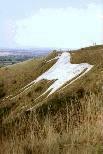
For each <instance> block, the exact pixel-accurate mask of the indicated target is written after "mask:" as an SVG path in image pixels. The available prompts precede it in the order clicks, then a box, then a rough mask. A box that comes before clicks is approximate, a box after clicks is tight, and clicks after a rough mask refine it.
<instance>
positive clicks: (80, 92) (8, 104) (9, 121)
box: [0, 45, 103, 154]
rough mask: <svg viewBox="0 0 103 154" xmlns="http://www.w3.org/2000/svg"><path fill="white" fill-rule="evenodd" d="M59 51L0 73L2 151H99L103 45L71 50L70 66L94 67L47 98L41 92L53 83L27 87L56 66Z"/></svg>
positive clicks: (102, 105)
mask: <svg viewBox="0 0 103 154" xmlns="http://www.w3.org/2000/svg"><path fill="white" fill-rule="evenodd" d="M58 53H59V54H60V52H56V51H54V52H53V53H51V54H50V55H49V56H48V57H44V58H40V59H32V60H29V61H26V62H23V63H20V64H16V65H12V66H8V67H5V68H1V69H0V91H1V93H0V97H1V103H0V124H1V126H2V127H1V128H0V134H1V136H3V137H2V138H3V140H2V139H1V140H2V144H1V145H3V147H4V149H5V145H6V146H7V147H9V151H10V148H11V146H14V149H13V150H14V153H15V154H18V153H50V154H54V153H57V154H59V153H65V154H67V153H76V152H79V153H83V151H85V153H88V150H89V153H95V152H96V151H97V152H98V151H101V149H102V141H101V138H102V137H103V136H102V134H101V129H102V124H101V123H102V122H101V121H102V119H103V117H102V110H103V108H102V107H103V46H102V45H100V46H93V47H88V48H82V49H80V50H77V51H71V63H73V64H76V63H78V64H79V63H89V64H92V65H94V67H93V69H92V70H90V71H89V72H88V73H87V74H85V75H84V76H82V77H81V78H79V79H78V80H76V81H75V82H73V83H72V84H69V83H70V81H69V82H67V83H66V84H65V85H63V86H62V88H60V89H59V90H57V91H56V92H55V93H54V94H52V95H50V96H49V97H47V94H48V93H47V94H45V95H42V94H43V93H44V92H45V91H46V89H47V88H48V86H50V85H51V84H52V83H53V82H54V81H49V80H41V81H40V82H37V83H36V84H32V86H27V89H26V88H25V86H26V85H27V84H29V83H30V82H32V81H33V80H35V79H36V78H37V77H38V76H40V75H41V74H42V73H44V72H45V71H46V70H48V69H49V68H51V66H53V64H54V63H55V62H56V61H57V59H53V58H55V57H56V56H57V55H58ZM51 59H53V60H51ZM50 60H51V61H50ZM21 88H23V89H21ZM91 136H92V137H91ZM10 140H11V142H10ZM29 141H30V142H29ZM19 142H20V148H19ZM28 142H29V143H28ZM82 145H83V147H82ZM94 145H95V148H94ZM90 150H91V151H90ZM11 151H12V150H11ZM0 152H1V151H0ZM1 153H2V152H1ZM8 153H10V152H8ZM5 154H7V151H5Z"/></svg>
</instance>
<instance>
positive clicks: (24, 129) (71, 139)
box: [0, 94, 103, 154]
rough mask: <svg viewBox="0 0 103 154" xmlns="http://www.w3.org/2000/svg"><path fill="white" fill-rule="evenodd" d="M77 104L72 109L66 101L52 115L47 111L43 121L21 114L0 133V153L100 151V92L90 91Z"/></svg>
mask: <svg viewBox="0 0 103 154" xmlns="http://www.w3.org/2000/svg"><path fill="white" fill-rule="evenodd" d="M81 104H82V107H81V108H80V110H78V109H77V111H76V110H75V107H74V105H73V104H72V106H71V107H70V106H68V103H67V105H66V106H65V107H64V108H63V109H62V110H59V111H57V113H56V114H55V115H54V116H53V115H51V114H50V112H49V114H48V115H47V116H46V118H45V120H44V121H43V122H40V121H39V120H38V118H37V116H36V115H35V114H33V115H29V118H27V117H24V118H23V117H22V120H21V121H19V123H17V124H16V127H15V129H14V128H12V127H11V133H10V134H9V133H8V132H7V135H6V136H3V134H1V135H2V136H1V144H0V152H1V154H59V153H62V154H72V153H73V154H77V153H80V154H92V153H94V154H98V153H102V152H103V140H102V138H103V124H102V123H103V113H102V112H103V96H102V95H98V96H97V95H95V94H91V95H90V97H87V96H86V97H85V98H84V99H82V100H81ZM69 109H70V110H69ZM75 111H76V112H75ZM6 131H7V130H6ZM5 134H6V133H5Z"/></svg>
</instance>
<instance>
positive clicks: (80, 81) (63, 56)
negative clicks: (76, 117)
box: [0, 46, 103, 122]
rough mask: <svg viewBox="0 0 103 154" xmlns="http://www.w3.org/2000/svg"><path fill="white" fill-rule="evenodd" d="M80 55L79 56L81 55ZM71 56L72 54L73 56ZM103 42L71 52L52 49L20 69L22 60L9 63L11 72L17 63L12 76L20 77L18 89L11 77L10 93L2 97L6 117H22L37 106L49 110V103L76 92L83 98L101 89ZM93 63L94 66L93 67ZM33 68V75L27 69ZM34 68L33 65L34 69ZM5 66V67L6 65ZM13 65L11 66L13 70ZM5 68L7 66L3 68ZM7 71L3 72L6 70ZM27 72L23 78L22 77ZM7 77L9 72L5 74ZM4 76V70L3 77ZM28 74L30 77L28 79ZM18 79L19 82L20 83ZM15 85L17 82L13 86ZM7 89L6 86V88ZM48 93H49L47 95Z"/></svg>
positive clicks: (62, 100) (54, 104)
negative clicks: (41, 57) (48, 53)
mask: <svg viewBox="0 0 103 154" xmlns="http://www.w3.org/2000/svg"><path fill="white" fill-rule="evenodd" d="M78 55H79V56H78ZM70 56H71V57H70ZM102 60H103V46H96V47H89V48H84V49H80V50H78V51H71V53H69V52H64V53H60V52H53V53H52V54H50V55H49V56H48V57H46V58H43V59H37V60H36V61H37V64H36V62H35V60H34V63H32V62H31V61H30V63H31V65H30V66H29V65H28V64H30V63H28V62H25V63H23V64H26V63H28V64H27V66H25V65H24V68H23V72H26V73H25V75H24V74H23V72H22V70H21V72H19V70H20V68H21V67H19V66H20V65H22V63H21V64H18V65H15V66H12V69H11V68H10V67H8V72H9V75H10V72H11V70H12V73H11V74H13V73H14V72H15V71H14V70H15V67H16V68H17V69H16V71H17V73H15V75H14V76H12V75H11V77H13V79H15V77H16V75H17V74H18V78H17V83H16V85H17V89H16V90H15V88H13V86H11V85H12V84H11V79H9V80H10V81H9V82H8V86H7V85H6V86H7V88H10V90H7V95H6V97H4V98H3V99H2V100H1V105H0V108H1V109H4V111H5V108H7V110H8V112H7V114H5V118H4V121H5V122H6V121H8V119H14V117H19V116H20V115H22V114H23V113H25V112H28V111H31V110H37V111H38V112H39V113H41V109H42V110H43V111H45V112H46V110H47V108H48V106H51V110H52V109H53V111H54V110H55V111H56V110H57V108H59V107H60V105H61V106H62V104H65V102H68V101H69V100H70V99H75V98H74V96H77V97H80V98H82V97H83V96H84V95H85V94H86V93H87V92H90V91H93V92H94V93H97V92H98V91H100V92H102V82H103V61H102ZM93 66H94V67H93ZM27 67H28V70H29V69H30V73H31V75H32V77H31V78H29V76H30V73H29V74H28V73H27V71H26V70H27ZM31 68H34V69H31ZM3 69H4V68H3ZM10 69H11V70H10ZM0 71H1V72H3V71H4V70H0ZM3 75H4V74H3ZM23 75H24V80H23V81H22V78H23ZM5 76H6V77H7V75H6V74H5ZM6 77H5V79H3V76H2V74H1V78H2V79H3V80H4V81H6ZM26 77H27V78H29V79H28V80H27V81H26ZM18 81H19V83H20V84H19V86H18ZM14 87H15V86H14ZM5 89H6V88H5ZM47 96H48V97H47Z"/></svg>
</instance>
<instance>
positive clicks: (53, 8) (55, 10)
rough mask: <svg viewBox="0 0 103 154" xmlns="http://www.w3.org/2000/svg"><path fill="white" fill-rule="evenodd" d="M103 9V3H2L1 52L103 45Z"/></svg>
mask: <svg viewBox="0 0 103 154" xmlns="http://www.w3.org/2000/svg"><path fill="white" fill-rule="evenodd" d="M0 1H1V0H0ZM102 6H103V4H102V2H101V0H91V1H89V0H85V1H83V0H72V1H67V0H56V1H54V0H53V1H49V2H48V1H47V0H44V1H42V0H38V1H34V0H29V1H27V0H22V1H21V0H15V1H14V0H9V1H6V0H4V1H1V3H0V11H1V14H0V19H1V24H0V48H8V49H11V48H12V49H17V48H23V49H26V48H27V49H28V48H61V49H62V48H70V49H73V48H74V49H77V48H81V47H85V46H89V45H92V44H93V43H96V44H102V43H103V37H102V35H103V30H102V25H103V21H102V20H103V13H102Z"/></svg>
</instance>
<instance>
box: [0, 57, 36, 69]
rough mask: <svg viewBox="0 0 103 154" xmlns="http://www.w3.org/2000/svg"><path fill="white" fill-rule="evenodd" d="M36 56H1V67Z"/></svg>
mask: <svg viewBox="0 0 103 154" xmlns="http://www.w3.org/2000/svg"><path fill="white" fill-rule="evenodd" d="M31 58H34V57H33V56H10V55H9V56H0V67H3V66H7V65H12V64H16V63H19V62H23V61H25V60H28V59H31Z"/></svg>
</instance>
